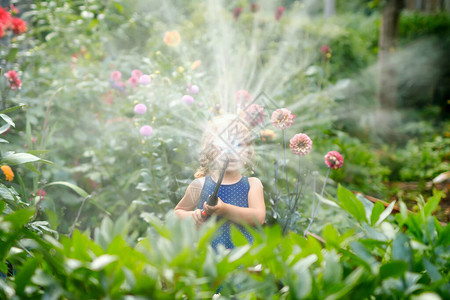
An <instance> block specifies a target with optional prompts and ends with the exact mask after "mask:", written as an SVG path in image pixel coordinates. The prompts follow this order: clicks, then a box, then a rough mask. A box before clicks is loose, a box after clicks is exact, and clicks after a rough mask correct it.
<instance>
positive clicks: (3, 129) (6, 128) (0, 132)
mask: <svg viewBox="0 0 450 300" xmlns="http://www.w3.org/2000/svg"><path fill="white" fill-rule="evenodd" d="M10 127H11V125H9V124H5V125H3V126H2V127H0V134H2V133H4V132H6V131H7V130H8V129H9V128H10Z"/></svg>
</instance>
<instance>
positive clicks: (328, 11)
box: [323, 0, 336, 18]
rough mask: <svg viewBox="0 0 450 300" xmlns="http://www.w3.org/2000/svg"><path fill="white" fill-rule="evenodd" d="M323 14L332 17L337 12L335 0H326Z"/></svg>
mask: <svg viewBox="0 0 450 300" xmlns="http://www.w3.org/2000/svg"><path fill="white" fill-rule="evenodd" d="M323 14H324V16H325V18H329V17H332V16H334V15H335V14H336V2H335V0H325V6H324V10H323Z"/></svg>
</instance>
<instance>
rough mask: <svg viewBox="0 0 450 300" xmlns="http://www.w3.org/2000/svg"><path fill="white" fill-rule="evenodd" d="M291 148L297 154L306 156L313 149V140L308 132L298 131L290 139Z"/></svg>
mask: <svg viewBox="0 0 450 300" xmlns="http://www.w3.org/2000/svg"><path fill="white" fill-rule="evenodd" d="M289 148H291V151H292V153H294V154H295V155H298V156H304V155H306V154H308V153H309V152H310V151H311V148H312V141H311V139H310V138H309V136H307V135H306V134H304V133H298V134H296V135H294V137H293V138H292V139H290V141H289Z"/></svg>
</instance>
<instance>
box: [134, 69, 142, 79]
mask: <svg viewBox="0 0 450 300" xmlns="http://www.w3.org/2000/svg"><path fill="white" fill-rule="evenodd" d="M142 75H143V73H142V71H141V70H138V69H136V70H133V71H131V77H137V78H140V77H141V76H142Z"/></svg>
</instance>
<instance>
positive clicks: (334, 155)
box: [325, 151, 344, 169]
mask: <svg viewBox="0 0 450 300" xmlns="http://www.w3.org/2000/svg"><path fill="white" fill-rule="evenodd" d="M325 163H326V164H327V166H328V168H331V169H339V168H340V167H342V165H343V164H344V158H343V157H342V155H341V154H340V153H339V152H337V151H330V152H328V153H327V155H325Z"/></svg>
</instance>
